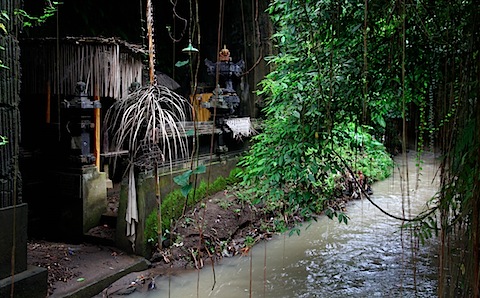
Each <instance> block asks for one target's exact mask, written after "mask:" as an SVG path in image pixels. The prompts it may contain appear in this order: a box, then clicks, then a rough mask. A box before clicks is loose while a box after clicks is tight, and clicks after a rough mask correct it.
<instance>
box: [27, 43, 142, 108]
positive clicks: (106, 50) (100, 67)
mask: <svg viewBox="0 0 480 298" xmlns="http://www.w3.org/2000/svg"><path fill="white" fill-rule="evenodd" d="M21 48H22V58H21V59H22V67H23V69H22V93H23V94H24V95H36V94H46V93H47V85H50V86H51V91H52V93H54V94H63V95H71V94H74V92H75V85H76V83H77V82H78V81H83V82H85V83H86V84H87V94H89V95H97V96H100V97H110V98H114V99H119V98H121V97H123V96H125V95H126V94H127V93H128V87H129V86H130V84H131V83H132V82H138V83H140V84H142V71H143V68H144V66H143V63H142V59H143V58H144V54H145V51H144V50H143V49H142V47H141V46H138V45H133V44H129V43H127V42H125V41H122V40H120V39H117V38H102V37H67V38H63V39H56V38H37V39H23V40H22V41H21ZM95 90H97V91H98V94H94V93H95Z"/></svg>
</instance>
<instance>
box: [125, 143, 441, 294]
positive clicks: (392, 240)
mask: <svg viewBox="0 0 480 298" xmlns="http://www.w3.org/2000/svg"><path fill="white" fill-rule="evenodd" d="M421 160H422V170H421V171H420V175H418V173H417V171H418V168H417V167H415V164H416V161H415V152H410V154H409V156H408V159H407V165H408V169H409V175H408V176H409V183H408V184H407V183H406V182H405V181H404V182H401V180H402V179H401V177H400V174H399V173H400V172H401V170H402V168H404V167H405V163H404V161H403V159H402V158H401V157H399V158H398V159H397V160H396V163H397V169H396V170H395V172H394V174H393V175H392V176H391V177H390V178H388V179H386V180H384V181H381V182H377V183H375V184H374V185H373V191H374V194H373V195H372V196H371V199H372V200H373V201H374V202H375V203H376V204H377V205H379V206H381V208H382V209H384V210H385V211H386V212H389V213H392V214H394V215H396V216H400V217H402V216H405V217H413V216H415V215H416V214H418V213H420V212H421V211H423V210H425V208H426V207H425V203H426V201H428V200H429V199H430V198H432V197H433V196H434V195H435V193H436V191H437V189H438V182H437V181H438V179H435V177H436V170H437V168H438V163H437V162H435V159H434V156H433V154H423V155H422V158H421ZM404 180H405V179H404ZM417 180H418V187H417V186H416V184H417V183H416V182H417ZM407 187H408V189H409V191H408V196H407V191H406V189H407ZM402 189H404V192H403V193H404V195H402ZM402 202H403V203H402ZM402 205H403V209H402ZM402 210H403V211H402ZM346 214H347V215H348V216H349V223H348V225H345V224H340V223H338V221H337V220H336V219H334V220H330V219H328V218H326V217H320V218H319V219H318V220H317V221H312V222H311V223H304V224H303V225H302V226H301V227H300V235H297V234H294V235H292V236H289V235H288V234H286V235H278V236H275V237H274V239H272V240H270V241H268V242H264V243H260V244H257V245H256V246H255V247H254V248H253V249H252V254H251V258H250V257H249V256H243V257H240V256H238V257H233V258H225V259H223V260H222V261H221V262H220V263H219V264H217V265H216V266H215V277H216V283H215V287H214V288H213V290H212V286H213V273H212V270H210V269H209V268H208V267H205V268H204V269H202V270H200V271H193V272H190V273H185V274H180V275H177V276H170V277H161V278H158V280H157V281H156V283H157V286H158V289H157V290H154V291H149V292H147V293H136V294H133V295H131V297H285V298H287V297H305V298H307V297H308V298H309V297H436V296H437V293H436V289H437V271H438V270H437V261H438V255H437V248H438V240H437V239H436V238H431V239H428V241H426V242H425V244H423V245H422V244H416V243H415V241H412V237H410V231H409V230H406V229H403V230H402V229H400V225H401V223H402V222H401V221H399V220H396V219H393V218H391V217H388V216H386V215H385V214H384V213H382V212H381V211H379V210H378V209H377V208H376V207H375V206H373V205H372V204H371V203H370V202H368V201H367V200H365V199H364V200H357V201H354V202H351V203H349V204H348V206H347V212H346ZM412 246H413V247H416V249H414V250H412Z"/></svg>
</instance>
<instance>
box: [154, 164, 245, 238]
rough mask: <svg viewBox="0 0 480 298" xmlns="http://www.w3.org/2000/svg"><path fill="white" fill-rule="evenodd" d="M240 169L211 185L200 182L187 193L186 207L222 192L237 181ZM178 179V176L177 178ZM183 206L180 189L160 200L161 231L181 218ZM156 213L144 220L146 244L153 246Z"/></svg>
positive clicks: (155, 235) (156, 219)
mask: <svg viewBox="0 0 480 298" xmlns="http://www.w3.org/2000/svg"><path fill="white" fill-rule="evenodd" d="M240 171H241V169H240V168H234V169H233V170H232V171H230V174H229V175H228V177H226V178H225V177H218V178H217V179H215V181H214V182H212V183H207V182H205V181H201V182H200V183H199V185H198V186H197V187H195V188H194V189H193V190H192V191H189V192H188V195H187V200H186V204H187V205H186V207H187V208H189V207H192V206H194V205H195V204H197V203H198V202H200V201H201V200H203V199H205V198H206V197H207V196H209V195H212V194H215V193H216V192H219V191H223V190H225V188H226V187H227V186H229V185H233V184H235V183H237V182H238V181H239V178H238V177H237V174H238V173H239V172H240ZM177 177H178V176H177ZM184 206H185V195H184V193H182V190H181V189H175V190H174V191H172V192H170V193H169V194H168V195H167V196H166V197H165V198H164V199H163V200H162V208H161V210H162V231H169V230H170V229H171V225H172V223H175V222H176V221H177V220H178V219H179V218H180V217H181V216H182V212H183V210H184ZM157 213H158V211H157V210H153V211H152V212H151V213H150V215H149V216H148V217H147V219H146V224H145V225H146V228H145V239H147V242H148V243H151V244H155V243H157V241H158V232H157V231H158V217H157V216H158V214H157Z"/></svg>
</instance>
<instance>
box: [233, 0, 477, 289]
mask: <svg viewBox="0 0 480 298" xmlns="http://www.w3.org/2000/svg"><path fill="white" fill-rule="evenodd" d="M268 13H270V15H271V19H272V21H273V23H274V27H275V34H274V36H273V37H274V45H275V46H276V48H277V54H276V55H275V56H273V57H270V58H269V61H270V63H271V65H272V66H273V68H274V71H273V72H272V73H270V74H269V75H268V76H267V77H266V78H265V79H264V80H263V81H262V83H261V90H260V92H259V94H260V95H262V96H264V97H265V102H266V107H265V109H264V113H265V116H266V121H265V130H264V133H263V134H262V135H260V136H258V137H256V138H255V143H254V144H253V146H252V148H251V151H250V153H249V155H248V156H246V157H245V159H244V160H243V162H242V163H243V165H244V166H245V168H246V172H245V174H244V176H243V178H244V181H243V183H244V184H245V185H247V186H250V187H253V189H254V193H256V194H258V197H257V198H258V199H261V200H263V201H266V202H271V203H274V204H276V205H278V206H281V207H282V208H284V209H287V211H288V210H292V209H295V208H311V206H312V203H318V201H319V200H320V201H321V200H326V199H328V198H329V196H330V195H331V192H330V188H329V187H328V186H329V183H328V181H329V179H331V176H332V175H335V173H338V172H339V171H342V170H343V169H344V168H345V167H346V166H348V167H354V166H355V163H357V164H361V165H363V166H367V168H368V166H371V168H372V169H374V168H376V167H377V166H378V164H373V163H371V156H365V154H364V152H369V154H371V150H372V149H374V148H377V149H379V150H381V148H380V146H377V145H376V144H373V147H372V146H371V145H372V144H368V142H358V141H357V140H358V133H359V128H360V127H365V126H367V127H368V126H370V127H373V129H370V130H368V131H363V133H365V132H368V133H369V134H370V135H371V136H375V137H376V138H377V139H378V140H382V141H383V143H384V144H385V145H386V146H387V147H388V149H389V150H390V152H391V153H396V152H405V151H406V150H407V149H408V148H414V149H416V150H417V152H418V153H419V159H418V167H419V170H421V164H422V162H421V153H422V151H423V150H425V149H429V150H436V149H437V148H439V149H440V151H441V153H442V165H441V190H440V192H439V195H438V197H435V198H432V203H433V204H431V206H434V207H433V208H434V210H433V211H435V210H437V211H438V212H432V211H429V212H427V213H426V215H422V216H421V217H419V218H418V221H417V223H418V225H416V227H415V228H416V229H417V230H416V231H417V235H419V236H421V237H428V236H430V235H433V234H435V233H436V232H438V231H440V234H441V239H442V248H443V249H442V250H441V262H442V265H441V266H440V267H441V269H440V271H441V272H440V286H439V296H448V297H452V296H465V297H468V296H474V297H479V295H480V293H479V292H480V277H479V276H480V274H479V271H480V270H479V268H480V253H479V251H480V223H479V222H480V221H479V220H478V218H479V214H480V204H479V195H478V189H480V166H479V164H480V160H479V158H480V154H479V152H480V147H479V146H480V142H479V139H480V135H479V133H478V132H479V131H480V127H479V125H480V108H479V105H478V98H479V96H480V88H479V86H480V82H479V79H480V64H479V61H480V53H479V51H480V30H479V20H478V17H479V15H480V6H479V5H478V2H476V1H468V0H467V1H463V0H462V1H460V0H458V1H410V2H407V1H328V0H325V1H309V0H298V1H295V0H292V1H289V0H276V1H272V2H271V4H270V7H269V10H268ZM372 140H373V138H372ZM350 144H353V145H354V146H353V147H352V146H350ZM352 149H353V150H352ZM340 157H342V160H341V162H340ZM347 157H350V158H347ZM365 157H366V158H365ZM343 161H346V162H343ZM364 170H365V169H364ZM419 172H421V171H419ZM369 174H370V175H373V176H374V175H375V173H369ZM414 226H415V225H414ZM450 245H455V247H458V248H459V250H458V251H459V252H461V253H460V254H457V253H455V252H454V251H452V250H450V249H447V248H448V247H449V246H450ZM472 258H473V262H468V263H466V262H465V261H464V260H467V259H472ZM445 268H449V269H447V270H446V271H445Z"/></svg>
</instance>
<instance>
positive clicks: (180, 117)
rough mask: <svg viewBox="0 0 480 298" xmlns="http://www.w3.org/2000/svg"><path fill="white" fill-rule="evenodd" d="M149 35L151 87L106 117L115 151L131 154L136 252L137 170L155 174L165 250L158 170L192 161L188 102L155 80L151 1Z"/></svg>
mask: <svg viewBox="0 0 480 298" xmlns="http://www.w3.org/2000/svg"><path fill="white" fill-rule="evenodd" d="M147 29H148V30H147V32H148V41H149V46H148V53H149V74H150V84H148V85H146V86H143V87H139V88H136V89H135V90H131V92H130V93H129V94H128V95H127V96H126V97H124V98H121V99H119V100H117V101H116V102H115V103H114V104H113V105H112V106H111V107H110V108H109V109H108V111H107V113H106V115H105V127H106V128H107V130H106V133H107V135H109V136H110V138H111V140H110V142H111V144H110V146H111V147H112V148H111V149H112V150H114V151H121V150H128V154H129V158H128V167H127V168H128V169H127V170H128V173H129V174H128V179H129V190H128V206H127V212H126V220H127V223H128V225H127V236H128V237H129V239H130V241H131V242H132V247H133V249H134V250H135V246H134V244H135V224H136V222H138V212H137V208H136V191H135V182H134V168H135V167H137V168H141V169H144V170H150V171H152V170H153V172H154V176H155V188H156V198H157V203H158V236H159V237H158V245H159V247H160V248H161V246H162V237H161V236H162V224H161V222H162V221H161V214H162V210H161V205H162V201H161V197H160V189H159V180H158V166H159V165H162V164H164V163H165V162H168V163H169V166H170V170H172V162H173V161H174V160H175V159H177V158H188V157H189V152H188V151H189V150H188V146H187V134H186V133H185V130H184V123H185V121H186V119H187V115H190V113H191V105H190V103H189V101H188V100H186V99H185V98H184V97H182V96H180V95H178V94H177V93H175V92H173V91H171V90H170V89H168V88H167V87H165V86H160V85H157V82H156V80H155V77H154V73H155V71H154V44H153V8H152V3H151V0H147Z"/></svg>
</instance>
